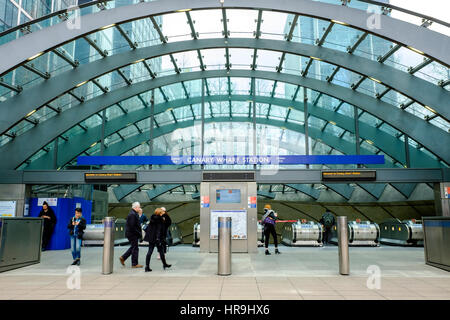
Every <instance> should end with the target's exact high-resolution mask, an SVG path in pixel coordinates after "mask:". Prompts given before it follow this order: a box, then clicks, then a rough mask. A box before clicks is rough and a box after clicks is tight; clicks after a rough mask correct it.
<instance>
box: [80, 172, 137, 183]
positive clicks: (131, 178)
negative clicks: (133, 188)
mask: <svg viewBox="0 0 450 320" xmlns="http://www.w3.org/2000/svg"><path fill="white" fill-rule="evenodd" d="M84 180H85V181H86V182H93V183H95V182H136V181H137V178H136V173H134V172H130V173H129V172H126V173H120V172H118V173H85V174H84Z"/></svg>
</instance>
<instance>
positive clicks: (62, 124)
mask: <svg viewBox="0 0 450 320" xmlns="http://www.w3.org/2000/svg"><path fill="white" fill-rule="evenodd" d="M230 72H231V73H232V75H236V76H239V77H240V76H250V77H251V76H255V77H258V76H260V77H262V76H264V77H265V78H267V77H268V78H269V79H270V78H273V77H272V76H274V75H275V76H276V78H281V79H284V80H286V81H288V80H289V82H290V83H298V81H300V82H304V81H305V80H306V79H303V78H301V77H296V76H291V75H285V74H280V73H271V72H262V71H237V70H231V71H230ZM224 74H226V73H225V72H224V71H208V72H197V73H191V74H188V73H186V74H181V75H174V76H168V77H165V78H164V79H163V78H161V79H158V80H148V81H144V82H142V83H138V84H134V85H131V86H129V87H126V88H121V89H118V90H114V91H113V92H110V93H108V95H105V96H99V97H97V98H94V99H92V100H90V101H88V102H85V104H84V106H83V108H82V109H79V108H72V109H69V110H67V111H66V112H63V113H61V114H60V115H59V116H58V118H57V119H55V118H51V119H49V120H48V121H51V122H47V123H48V124H49V125H48V126H45V127H44V126H36V128H33V129H31V130H29V131H28V132H26V133H24V134H23V135H21V136H18V137H16V139H15V142H17V141H19V140H18V139H23V140H24V141H29V140H27V139H31V138H32V137H40V138H41V140H40V141H41V142H40V143H41V145H42V144H43V142H47V141H48V142H50V141H52V140H53V139H54V138H55V137H56V136H58V135H60V134H62V133H64V132H65V131H66V130H68V129H69V128H70V127H72V126H73V125H75V124H76V123H77V122H79V121H82V120H84V119H86V118H88V117H89V116H91V115H92V114H95V113H98V112H100V111H101V110H103V109H104V108H106V107H108V106H110V105H113V104H115V103H117V102H118V101H122V100H125V99H127V98H129V97H132V96H135V95H136V94H140V93H142V92H146V91H148V90H150V89H152V87H158V86H160V85H167V84H171V83H175V82H178V81H180V80H184V81H186V80H191V79H197V78H202V77H208V76H210V77H220V76H223V75H224ZM188 75H189V76H190V77H189V78H187V76H188ZM180 77H181V78H182V79H179V78H180ZM292 77H293V79H291V78H292ZM170 78H173V79H170ZM152 81H153V82H152ZM154 82H156V83H154ZM310 82H312V83H313V84H314V83H317V87H316V85H313V86H310ZM319 85H320V87H319ZM307 86H309V87H313V88H316V89H320V88H322V87H325V88H327V89H329V88H330V87H333V86H334V85H332V84H331V85H326V86H324V83H323V82H321V81H318V80H311V81H310V80H308V83H307ZM336 88H338V89H339V90H342V91H346V90H347V91H351V90H349V89H345V88H341V87H337V86H336ZM328 94H332V92H329V90H328ZM349 96H351V97H352V99H351V100H352V102H354V104H358V105H359V106H360V108H361V109H366V111H370V113H372V109H367V107H370V108H373V109H374V111H373V112H376V113H378V114H379V115H380V116H381V115H382V114H383V110H384V112H385V113H384V115H382V116H383V117H384V118H385V119H387V115H388V114H389V113H391V114H390V116H391V117H390V118H394V119H395V118H396V117H398V118H399V121H405V122H409V125H411V124H413V128H420V126H421V125H422V127H424V126H423V125H425V126H427V127H429V128H426V127H425V128H424V129H423V130H424V131H423V138H422V139H421V140H422V141H424V140H426V141H429V139H428V138H427V137H428V135H427V134H426V133H427V132H433V131H437V132H439V134H442V140H432V141H431V142H430V143H435V144H437V145H439V144H440V143H450V142H448V139H449V137H448V135H446V134H445V132H443V131H442V130H440V129H438V128H436V127H434V126H433V125H430V124H427V123H426V122H425V121H422V120H420V119H417V118H416V117H415V116H413V115H411V114H409V113H407V112H402V111H401V110H399V109H394V110H392V111H393V112H391V111H387V109H386V107H384V105H385V103H384V102H381V101H379V100H376V99H374V98H371V99H373V100H375V101H376V103H375V104H374V103H370V102H371V101H366V100H365V98H366V96H365V95H363V94H361V95H360V94H359V93H354V94H353V93H352V94H351V95H349ZM361 96H362V97H364V98H362V97H361ZM289 101H290V100H289ZM294 102H295V101H290V104H292V103H294ZM269 103H270V101H269ZM277 103H278V102H277ZM379 105H381V107H379ZM379 108H380V109H379ZM389 108H390V107H389ZM402 113H403V114H405V115H404V116H402ZM396 114H398V115H397V116H396V117H392V116H395V115H396ZM53 122H55V123H53ZM50 124H52V125H50ZM397 127H398V125H397ZM38 128H39V130H37V129H38ZM49 128H51V129H52V130H49ZM57 128H58V129H57ZM56 130H59V131H56ZM37 132H39V134H36V133H37ZM441 132H442V133H441ZM418 134H419V135H420V131H416V132H415V133H414V135H415V136H416V137H417V135H418ZM439 134H438V135H439ZM45 137H49V138H50V137H52V138H51V139H49V140H46V139H45ZM413 138H414V137H413ZM414 139H415V140H416V141H417V140H418V139H417V138H414ZM446 141H447V142H446ZM422 144H423V143H422ZM19 145H20V147H21V152H19V153H18V154H17V153H8V154H9V155H11V154H16V155H17V157H23V158H22V161H24V160H25V159H26V158H28V156H29V154H27V152H26V147H25V146H30V147H29V148H35V149H34V150H35V151H34V152H36V151H37V150H38V149H37V150H36V148H40V145H39V143H38V144H31V143H30V144H21V143H18V145H17V146H16V147H18V146H19ZM44 145H45V144H44ZM5 147H7V148H14V147H11V145H9V144H7V145H5ZM24 148H25V149H24ZM34 152H33V153H34ZM440 152H447V153H448V150H446V148H441V150H440ZM443 159H448V157H447V158H445V157H443ZM8 160H12V159H11V158H10V157H8ZM16 160H18V159H16Z"/></svg>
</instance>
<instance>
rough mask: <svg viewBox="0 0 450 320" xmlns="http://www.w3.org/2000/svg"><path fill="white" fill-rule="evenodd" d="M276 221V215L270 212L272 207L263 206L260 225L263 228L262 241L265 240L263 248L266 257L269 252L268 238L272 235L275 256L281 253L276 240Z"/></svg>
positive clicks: (268, 205)
mask: <svg viewBox="0 0 450 320" xmlns="http://www.w3.org/2000/svg"><path fill="white" fill-rule="evenodd" d="M277 219H278V214H277V213H276V212H275V211H273V210H272V206H271V205H270V204H266V205H265V206H264V216H263V217H262V219H261V220H262V223H263V226H264V238H265V239H264V240H265V243H264V244H265V248H266V252H265V254H266V255H270V254H271V253H270V252H269V237H270V235H272V238H273V242H274V245H275V254H280V253H281V252H280V251H279V250H278V239H277V232H276V231H275V221H276V220H277Z"/></svg>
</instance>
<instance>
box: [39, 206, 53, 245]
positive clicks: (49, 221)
mask: <svg viewBox="0 0 450 320" xmlns="http://www.w3.org/2000/svg"><path fill="white" fill-rule="evenodd" d="M39 217H40V218H44V232H43V235H42V251H45V250H46V248H47V246H48V244H49V242H50V239H51V238H52V234H53V230H54V229H55V225H56V222H57V219H56V215H55V212H54V211H53V209H52V208H50V206H49V205H48V203H47V202H46V201H44V202H43V203H42V210H41V212H40V213H39Z"/></svg>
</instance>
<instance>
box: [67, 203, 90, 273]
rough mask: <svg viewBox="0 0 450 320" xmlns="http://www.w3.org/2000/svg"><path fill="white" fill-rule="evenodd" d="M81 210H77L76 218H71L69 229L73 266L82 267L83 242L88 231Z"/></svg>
mask: <svg viewBox="0 0 450 320" xmlns="http://www.w3.org/2000/svg"><path fill="white" fill-rule="evenodd" d="M82 212H83V211H82V210H81V208H76V209H75V216H74V217H72V218H70V221H69V224H68V225H67V229H69V234H70V246H71V248H72V258H73V263H72V265H78V266H79V265H80V259H81V241H82V239H83V233H84V229H86V220H85V219H84V218H83V217H82Z"/></svg>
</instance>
